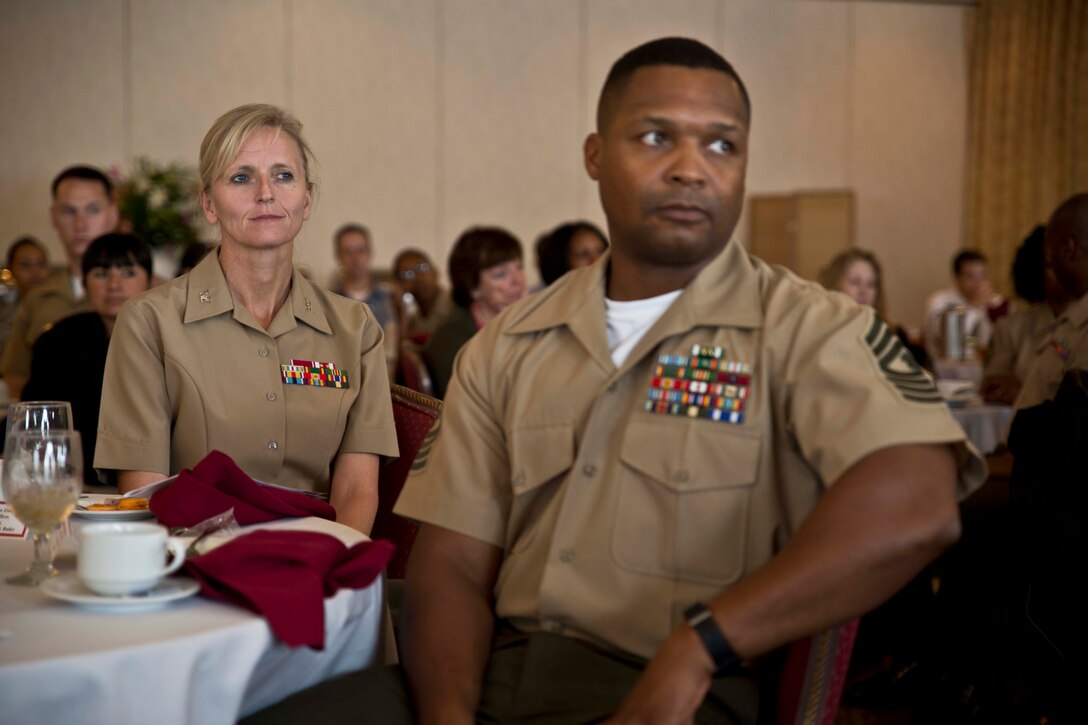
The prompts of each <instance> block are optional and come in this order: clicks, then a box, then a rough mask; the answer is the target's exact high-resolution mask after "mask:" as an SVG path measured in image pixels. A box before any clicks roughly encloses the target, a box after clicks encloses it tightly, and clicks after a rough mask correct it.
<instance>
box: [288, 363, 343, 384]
mask: <svg viewBox="0 0 1088 725" xmlns="http://www.w3.org/2000/svg"><path fill="white" fill-rule="evenodd" d="M280 376H281V379H282V380H283V384H284V385H309V386H312V387H315V388H347V387H349V386H348V374H347V373H346V372H344V371H343V370H340V369H338V368H337V367H336V366H335V365H334V364H332V363H328V362H320V361H319V360H292V361H291V364H290V365H280Z"/></svg>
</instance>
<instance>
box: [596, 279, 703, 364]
mask: <svg viewBox="0 0 1088 725" xmlns="http://www.w3.org/2000/svg"><path fill="white" fill-rule="evenodd" d="M683 291H684V290H682V289H678V290H674V291H672V292H666V293H665V294H663V295H658V296H657V297H648V298H646V299H644V300H631V301H630V302H616V301H615V300H610V299H608V298H607V297H606V298H605V300H604V322H605V327H606V328H607V329H608V349H609V350H611V351H612V362H613V363H614V364H615V366H616V367H617V368H618V367H620V366H621V365H623V361H624V360H626V359H627V356H628V355H630V354H631V350H633V349H634V347H635V345H637V344H638V341H639V340H641V339H642V336H643V335H645V334H646V332H647V331H648V330H649V329H650V328H651V327H653V326H654V323H655V322H657V321H658V319H659V318H660V317H661V315H663V314H665V310H667V309H669V305H671V304H672V303H673V302H674V301H675V300H676V298H677V297H679V296H680V293H681V292H683Z"/></svg>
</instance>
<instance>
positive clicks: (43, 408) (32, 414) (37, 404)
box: [4, 400, 72, 450]
mask: <svg viewBox="0 0 1088 725" xmlns="http://www.w3.org/2000/svg"><path fill="white" fill-rule="evenodd" d="M65 430H72V405H71V403H66V402H64V401H62V400H28V401H24V402H22V403H12V404H11V405H9V406H8V421H7V435H8V436H10V435H11V434H12V433H18V432H19V431H28V432H30V431H37V432H38V433H40V434H44V433H49V432H50V431H65ZM4 449H5V450H7V438H6V437H5V441H4Z"/></svg>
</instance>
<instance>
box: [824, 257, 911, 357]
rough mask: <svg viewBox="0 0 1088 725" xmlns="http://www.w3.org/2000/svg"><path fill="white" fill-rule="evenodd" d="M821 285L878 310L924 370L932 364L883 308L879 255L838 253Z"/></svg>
mask: <svg viewBox="0 0 1088 725" xmlns="http://www.w3.org/2000/svg"><path fill="white" fill-rule="evenodd" d="M819 282H820V284H822V285H823V286H824V288H826V289H829V290H835V291H837V292H843V293H845V294H846V295H847V296H848V297H850V299H852V300H854V302H857V303H858V304H859V305H866V306H868V307H872V308H873V309H875V310H876V314H877V315H879V316H880V319H882V320H884V323H885V324H886V325H887V326H888V327H889V328H891V329H892V330H894V331H895V334H896V337H898V338H899V341H900V342H901V343H903V346H904V347H906V348H907V351H908V352H910V354H911V356H913V357H914V360H915V362H917V363H918V364H919V365H921V366H922V367H925V368H928V367H929V365H930V361H929V356H928V355H927V354H926V351H925V349H924V348H923V347H922V346H921V345H919V344H917V342H916V341H914V340H912V339H911V338H910V335H908V334H907V331H906V330H905V329H904V328H903V326H902V325H895V324H894V323H893V322H892V321H891V319H889V317H888V313H887V308H886V307H885V305H884V273H883V271H882V270H881V267H880V262H879V260H877V258H876V255H875V254H873V253H872V252H870V251H868V250H867V249H857V248H855V249H848V250H846V251H845V252H842V253H840V254H838V255H837V256H836V257H835V258H834V259H832V260H831V261H830V262H828V264H827V266H826V267H824V268H823V269H821V270H820V274H819Z"/></svg>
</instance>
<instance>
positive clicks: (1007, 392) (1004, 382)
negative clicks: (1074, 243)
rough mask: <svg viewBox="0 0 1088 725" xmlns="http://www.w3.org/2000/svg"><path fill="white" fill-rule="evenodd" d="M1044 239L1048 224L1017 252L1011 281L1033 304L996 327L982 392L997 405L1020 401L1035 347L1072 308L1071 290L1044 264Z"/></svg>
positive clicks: (1019, 294) (1033, 234) (1041, 227)
mask: <svg viewBox="0 0 1088 725" xmlns="http://www.w3.org/2000/svg"><path fill="white" fill-rule="evenodd" d="M1045 238H1046V228H1045V227H1043V226H1042V225H1040V226H1037V227H1035V229H1034V230H1032V232H1031V234H1030V235H1028V237H1027V239H1025V240H1024V243H1023V244H1021V245H1020V249H1018V250H1017V251H1016V259H1015V260H1014V261H1013V264H1012V283H1013V287H1014V288H1015V289H1016V294H1017V295H1018V296H1019V297H1020V299H1022V300H1024V301H1025V302H1027V303H1028V307H1026V308H1025V309H1017V310H1016V311H1015V312H1013V313H1012V314H1010V315H1008V316H1006V317H1002V318H1001V319H1000V320H998V321H997V323H996V324H995V325H994V336H993V339H992V341H991V343H990V351H989V357H988V358H987V360H986V368H985V377H984V378H983V381H982V396H983V397H984V398H985V399H986V400H989V401H991V402H994V403H1004V404H1005V405H1012V403H1013V401H1015V400H1016V396H1017V395H1018V394H1019V392H1020V386H1021V385H1023V382H1024V379H1025V378H1026V377H1027V374H1028V371H1029V370H1030V369H1031V363H1032V362H1033V361H1034V360H1035V354H1036V350H1037V349H1038V348H1039V346H1040V345H1041V344H1042V343H1044V342H1046V340H1047V339H1048V338H1049V337H1050V334H1051V333H1052V332H1053V331H1054V326H1055V324H1056V323H1057V319H1058V316H1059V315H1061V313H1062V312H1063V311H1064V310H1065V308H1066V307H1068V306H1069V302H1070V298H1069V293H1068V292H1066V291H1065V288H1064V287H1062V286H1061V285H1060V284H1059V283H1058V280H1057V278H1056V277H1055V276H1054V270H1052V269H1051V268H1049V267H1048V266H1047V265H1046V263H1045V260H1044V255H1043V244H1044V240H1045Z"/></svg>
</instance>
